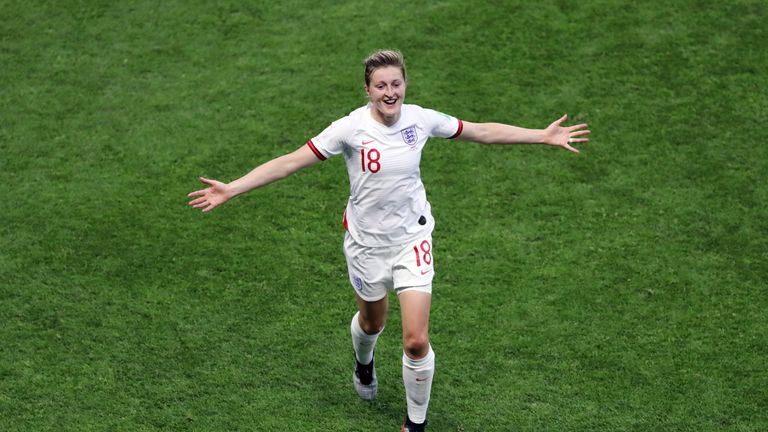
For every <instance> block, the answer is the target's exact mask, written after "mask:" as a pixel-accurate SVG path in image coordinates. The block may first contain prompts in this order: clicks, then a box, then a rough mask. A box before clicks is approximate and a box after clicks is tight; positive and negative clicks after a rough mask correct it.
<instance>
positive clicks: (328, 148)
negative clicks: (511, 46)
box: [307, 104, 463, 247]
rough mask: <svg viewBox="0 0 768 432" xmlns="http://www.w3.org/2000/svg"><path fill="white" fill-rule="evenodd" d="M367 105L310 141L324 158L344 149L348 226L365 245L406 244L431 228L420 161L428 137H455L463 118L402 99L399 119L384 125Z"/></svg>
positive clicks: (311, 146) (354, 236)
mask: <svg viewBox="0 0 768 432" xmlns="http://www.w3.org/2000/svg"><path fill="white" fill-rule="evenodd" d="M371 109H372V108H371V106H370V105H368V106H363V107H360V108H358V109H356V110H355V111H352V112H351V113H350V114H349V115H348V116H346V117H344V118H342V119H339V120H337V121H335V122H333V123H332V124H331V125H330V126H328V127H327V128H326V129H325V130H324V131H323V132H321V133H320V135H318V136H316V137H314V138H312V139H311V140H309V141H308V142H307V145H308V146H309V147H310V148H311V149H312V151H313V152H314V153H315V154H316V155H317V157H318V158H320V159H321V160H325V159H326V158H328V157H331V156H334V155H337V154H339V153H344V159H345V161H346V164H347V171H348V173H349V201H348V203H347V209H346V212H345V213H344V226H345V227H346V229H347V231H349V233H350V235H351V236H352V238H353V239H354V240H355V241H356V242H357V243H359V244H361V245H363V246H373V247H379V246H393V245H401V244H405V243H407V242H409V241H411V240H413V239H415V238H416V237H418V236H421V235H424V234H428V233H430V232H431V231H432V228H433V227H434V225H435V221H434V219H433V218H432V213H431V211H430V205H429V202H428V201H427V195H426V191H425V190H424V184H423V183H422V182H421V172H420V170H419V163H420V162H421V151H422V150H423V149H424V145H425V144H426V143H427V139H429V138H430V137H439V138H455V137H457V136H459V134H461V130H462V127H463V124H462V122H461V120H459V119H457V118H455V117H451V116H449V115H446V114H442V113H439V112H437V111H434V110H430V109H426V108H422V107H420V106H417V105H406V104H403V105H402V108H401V111H400V119H399V120H398V121H397V123H395V124H394V125H392V126H385V125H383V124H381V123H379V122H377V121H376V120H374V119H373V117H372V116H371Z"/></svg>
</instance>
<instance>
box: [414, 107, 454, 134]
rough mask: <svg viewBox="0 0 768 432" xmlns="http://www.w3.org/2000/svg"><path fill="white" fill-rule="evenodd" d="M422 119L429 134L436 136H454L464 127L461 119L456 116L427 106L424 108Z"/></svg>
mask: <svg viewBox="0 0 768 432" xmlns="http://www.w3.org/2000/svg"><path fill="white" fill-rule="evenodd" d="M424 119H425V122H426V124H427V128H428V130H429V131H430V133H429V135H430V136H433V137H437V138H448V139H453V138H456V137H458V136H459V135H461V131H462V129H463V128H464V124H463V123H462V121H461V120H459V119H457V118H456V117H453V116H449V115H448V114H443V113H441V112H439V111H435V110H431V109H427V108H425V109H424Z"/></svg>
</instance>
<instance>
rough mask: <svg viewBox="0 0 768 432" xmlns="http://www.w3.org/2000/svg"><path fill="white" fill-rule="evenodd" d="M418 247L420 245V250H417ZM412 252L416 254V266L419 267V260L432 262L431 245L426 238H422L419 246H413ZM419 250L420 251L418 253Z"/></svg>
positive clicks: (428, 263)
mask: <svg viewBox="0 0 768 432" xmlns="http://www.w3.org/2000/svg"><path fill="white" fill-rule="evenodd" d="M419 247H421V251H419ZM413 252H414V253H415V254H416V266H417V267H421V261H422V259H423V260H424V263H425V264H426V265H430V264H432V246H431V245H430V244H429V242H428V241H427V240H424V241H423V242H421V245H420V246H414V247H413ZM419 252H422V253H423V255H422V254H420V253H419Z"/></svg>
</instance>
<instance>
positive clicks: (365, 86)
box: [363, 84, 371, 97]
mask: <svg viewBox="0 0 768 432" xmlns="http://www.w3.org/2000/svg"><path fill="white" fill-rule="evenodd" d="M363 90H365V94H366V96H368V97H371V92H369V91H368V84H363Z"/></svg>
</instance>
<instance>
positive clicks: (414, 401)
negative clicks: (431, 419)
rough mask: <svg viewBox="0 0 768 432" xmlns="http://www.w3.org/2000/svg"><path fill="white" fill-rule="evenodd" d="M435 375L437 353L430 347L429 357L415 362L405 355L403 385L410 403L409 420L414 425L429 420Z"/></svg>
mask: <svg viewBox="0 0 768 432" xmlns="http://www.w3.org/2000/svg"><path fill="white" fill-rule="evenodd" d="M434 375H435V352H434V351H432V346H431V345H430V347H429V353H427V356H426V357H424V358H422V359H419V360H413V359H411V358H410V357H408V356H407V355H405V353H403V383H404V384H405V399H406V401H407V403H408V418H410V419H411V421H412V422H414V423H424V421H425V420H426V419H427V408H428V407H429V394H430V392H431V391H432V377H433V376H434Z"/></svg>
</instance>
